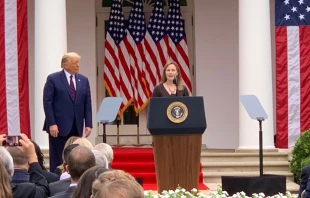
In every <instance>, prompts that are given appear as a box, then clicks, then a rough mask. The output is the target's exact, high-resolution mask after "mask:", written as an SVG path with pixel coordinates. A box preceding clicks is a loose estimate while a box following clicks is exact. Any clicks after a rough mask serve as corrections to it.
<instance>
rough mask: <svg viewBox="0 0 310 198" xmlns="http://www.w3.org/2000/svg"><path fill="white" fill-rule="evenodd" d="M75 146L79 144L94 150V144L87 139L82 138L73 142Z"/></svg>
mask: <svg viewBox="0 0 310 198" xmlns="http://www.w3.org/2000/svg"><path fill="white" fill-rule="evenodd" d="M73 144H78V145H81V146H85V147H87V148H89V149H90V150H92V149H93V148H94V146H93V144H92V143H91V142H90V141H89V140H88V139H87V138H85V137H81V138H79V139H77V140H75V141H74V142H73Z"/></svg>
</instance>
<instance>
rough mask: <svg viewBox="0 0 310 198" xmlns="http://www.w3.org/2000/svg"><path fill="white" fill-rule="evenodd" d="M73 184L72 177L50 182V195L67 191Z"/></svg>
mask: <svg viewBox="0 0 310 198" xmlns="http://www.w3.org/2000/svg"><path fill="white" fill-rule="evenodd" d="M70 184H71V178H67V179H63V180H59V181H57V182H53V183H50V184H49V185H48V186H49V188H50V196H54V195H55V194H57V193H60V192H64V191H66V190H67V189H68V188H69V186H70Z"/></svg>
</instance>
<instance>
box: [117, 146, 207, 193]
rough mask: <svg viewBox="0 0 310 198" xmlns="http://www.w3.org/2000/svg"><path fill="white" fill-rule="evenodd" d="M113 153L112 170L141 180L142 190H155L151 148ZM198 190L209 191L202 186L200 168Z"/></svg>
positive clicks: (120, 150) (119, 150)
mask: <svg viewBox="0 0 310 198" xmlns="http://www.w3.org/2000/svg"><path fill="white" fill-rule="evenodd" d="M113 151H114V159H113V162H112V165H111V167H112V168H113V169H120V170H123V171H126V172H128V173H130V174H131V175H132V176H134V177H136V178H143V188H144V190H156V189H157V184H156V173H155V164H154V155H153V148H113ZM198 188H199V190H207V189H209V188H208V187H207V186H206V185H204V184H203V174H202V172H201V166H200V174H199V187H198ZM172 190H174V189H172ZM186 190H191V189H186Z"/></svg>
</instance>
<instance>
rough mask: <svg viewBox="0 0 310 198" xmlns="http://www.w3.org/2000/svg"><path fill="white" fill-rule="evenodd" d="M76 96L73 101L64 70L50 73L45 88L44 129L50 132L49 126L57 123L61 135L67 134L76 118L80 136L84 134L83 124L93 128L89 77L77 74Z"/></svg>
mask: <svg viewBox="0 0 310 198" xmlns="http://www.w3.org/2000/svg"><path fill="white" fill-rule="evenodd" d="M75 82H76V97H75V101H73V99H72V96H71V93H70V86H69V83H68V80H67V77H66V74H65V72H64V70H62V71H59V72H55V73H52V74H50V75H49V76H48V77H47V80H46V83H45V86H44V90H43V106H44V112H45V123H44V127H43V130H45V131H47V132H49V127H50V126H51V125H54V124H56V125H57V126H58V130H59V136H67V135H68V134H69V133H70V131H71V129H72V125H73V120H74V119H73V118H75V120H76V127H77V130H78V133H79V135H80V136H82V135H83V124H84V119H85V127H91V128H92V108H91V95H90V86H89V81H88V79H87V77H85V76H83V75H81V74H75Z"/></svg>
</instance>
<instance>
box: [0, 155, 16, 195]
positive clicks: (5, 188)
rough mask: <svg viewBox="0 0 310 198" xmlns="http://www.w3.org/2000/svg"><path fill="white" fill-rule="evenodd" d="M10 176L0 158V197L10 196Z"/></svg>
mask: <svg viewBox="0 0 310 198" xmlns="http://www.w3.org/2000/svg"><path fill="white" fill-rule="evenodd" d="M12 197H13V195H12V189H11V184H10V176H9V174H8V172H7V170H6V169H5V167H4V165H3V162H2V160H1V159H0V198H12Z"/></svg>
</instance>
